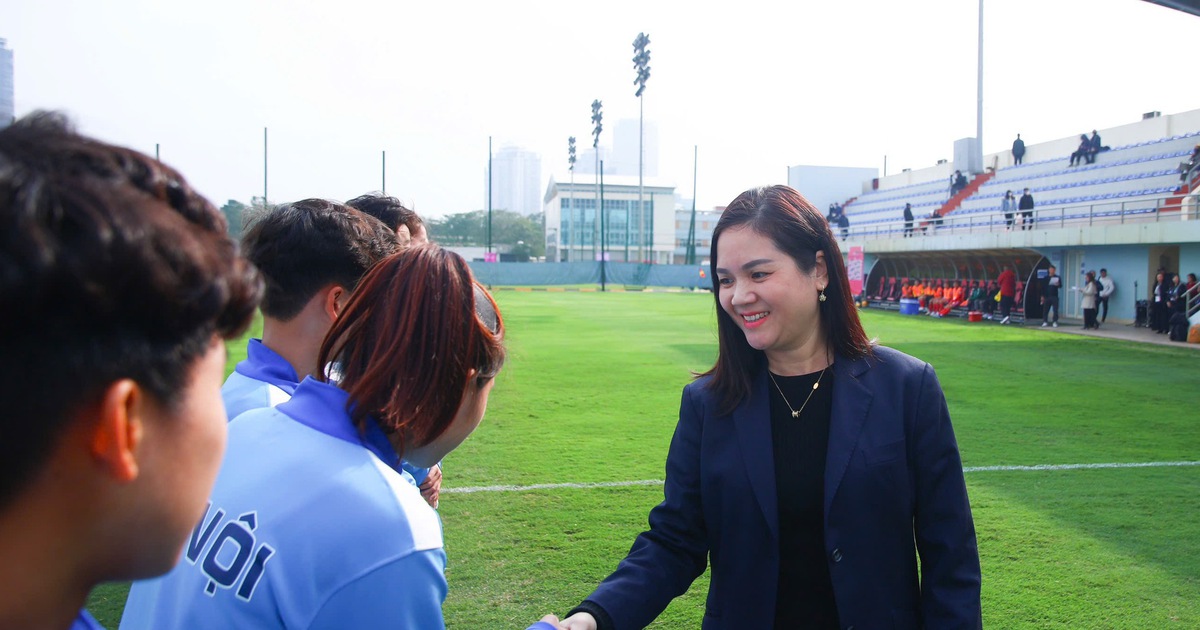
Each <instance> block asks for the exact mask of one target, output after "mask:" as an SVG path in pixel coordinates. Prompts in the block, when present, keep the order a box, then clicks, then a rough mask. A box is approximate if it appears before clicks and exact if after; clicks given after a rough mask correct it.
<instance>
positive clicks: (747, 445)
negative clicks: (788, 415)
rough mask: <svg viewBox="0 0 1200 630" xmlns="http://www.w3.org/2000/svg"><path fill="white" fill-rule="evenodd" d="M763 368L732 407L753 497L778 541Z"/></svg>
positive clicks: (777, 517)
mask: <svg viewBox="0 0 1200 630" xmlns="http://www.w3.org/2000/svg"><path fill="white" fill-rule="evenodd" d="M769 400H770V398H769V396H768V395H767V373H766V369H765V368H764V369H763V371H762V372H760V373H759V375H758V376H757V377H755V379H754V384H753V385H752V388H751V391H750V396H749V397H748V398H747V399H746V400H744V401H742V404H740V405H738V406H737V408H736V409H734V410H733V426H734V429H735V431H736V432H737V438H738V445H739V446H740V447H741V450H742V461H744V462H746V476H747V477H748V478H749V479H750V487H751V489H752V490H753V492H754V498H755V499H757V500H758V505H759V506H760V507H761V508H762V511H763V518H765V519H766V521H767V527H768V528H769V529H770V531H771V537H772V538H773V539H775V540H779V505H778V502H777V497H776V495H775V455H774V450H773V448H772V443H771V405H770V402H769Z"/></svg>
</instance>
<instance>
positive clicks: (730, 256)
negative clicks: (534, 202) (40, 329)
mask: <svg viewBox="0 0 1200 630" xmlns="http://www.w3.org/2000/svg"><path fill="white" fill-rule="evenodd" d="M711 261H712V262H711V266H712V277H713V279H714V282H713V291H714V293H715V296H716V300H717V309H716V311H717V338H718V343H719V349H718V355H717V362H716V365H714V366H713V368H712V369H711V370H709V371H708V372H707V373H706V374H704V375H703V376H702V377H701V378H699V379H698V380H696V381H695V382H693V383H691V384H690V385H688V386H687V387H686V388H684V392H683V401H682V403H681V404H680V410H679V424H678V425H677V427H676V429H675V437H674V438H673V439H672V441H671V448H670V452H669V453H668V454H667V478H666V483H665V487H664V495H665V496H664V499H663V502H662V503H661V504H659V505H658V506H657V507H655V508H654V509H653V510H652V511H651V512H650V529H649V531H647V532H645V533H643V534H641V535H640V536H638V538H637V540H636V541H635V542H634V544H633V548H632V549H631V550H630V552H629V555H628V556H627V557H626V558H625V560H623V561H622V562H621V563H620V565H619V566H618V567H617V570H616V571H615V572H614V573H613V574H612V575H611V576H609V577H608V578H607V579H606V580H604V582H603V583H601V584H600V586H599V587H598V588H597V589H596V590H595V591H594V592H593V593H592V594H591V595H590V596H588V598H587V599H586V600H585V601H584V602H583V603H582V604H581V605H580V606H578V607H577V608H576V609H575V610H573V611H571V616H569V617H568V618H567V619H565V620H564V621H563V622H561V625H560V627H563V628H568V629H570V630H585V629H587V630H594V629H595V628H601V629H605V628H617V629H625V628H642V627H645V626H646V625H648V624H649V623H650V622H651V621H652V620H653V619H654V618H655V617H656V616H658V614H659V613H660V612H662V610H663V609H664V608H666V606H667V604H668V603H670V601H671V600H672V599H673V598H675V597H677V596H679V595H681V594H683V593H684V592H685V591H687V589H688V587H689V586H690V585H691V583H692V581H693V580H695V579H696V578H697V577H698V576H699V575H700V574H702V573H704V570H705V569H706V568H709V567H710V566H711V576H712V577H711V581H710V584H709V591H708V599H707V603H706V605H705V614H704V621H703V627H704V628H705V629H706V630H716V629H721V628H729V629H734V628H738V629H741V628H822V629H824V628H847V627H856V628H892V627H896V628H958V629H961V628H978V627H980V625H981V623H982V622H981V617H980V590H979V589H980V574H979V553H978V550H977V548H976V544H975V529H974V526H973V524H972V520H971V508H970V505H969V503H968V502H967V490H966V485H965V483H964V480H963V471H962V463H961V460H960V458H959V454H958V446H957V444H956V443H955V440H954V431H953V429H952V428H951V426H950V414H949V412H948V411H947V409H946V399H945V397H944V396H943V395H942V389H941V387H940V386H939V384H938V380H937V377H936V376H935V375H934V373H933V368H932V367H930V366H929V364H928V363H925V362H924V361H920V360H918V359H914V358H912V357H910V356H907V355H904V354H901V353H900V352H897V351H895V350H891V349H889V348H885V347H882V346H876V345H874V344H872V343H871V341H870V340H868V338H867V336H866V333H865V332H864V331H863V328H862V325H861V324H860V323H859V320H858V314H857V309H856V308H855V307H854V302H853V298H852V296H851V293H850V281H849V279H848V278H847V275H846V267H845V264H844V263H843V262H842V254H841V252H840V251H839V249H838V246H837V242H836V241H835V240H834V237H833V234H832V233H831V232H830V229H829V226H828V225H827V224H826V223H825V221H824V219H823V217H822V216H821V215H820V214H819V213H818V212H817V210H816V209H815V208H813V206H812V205H811V204H810V203H809V202H808V201H807V200H805V199H804V197H802V196H801V195H800V193H798V192H796V191H795V190H792V189H791V188H788V187H786V186H774V187H771V188H762V189H756V190H749V191H747V192H745V193H742V194H741V195H740V196H738V198H737V199H734V200H733V203H731V204H729V206H728V207H727V208H726V210H725V212H724V213H723V214H722V215H721V220H720V221H719V222H718V223H717V227H716V229H715V230H714V231H713V239H712V252H711ZM918 554H919V557H920V570H919V571H918V567H917V558H918Z"/></svg>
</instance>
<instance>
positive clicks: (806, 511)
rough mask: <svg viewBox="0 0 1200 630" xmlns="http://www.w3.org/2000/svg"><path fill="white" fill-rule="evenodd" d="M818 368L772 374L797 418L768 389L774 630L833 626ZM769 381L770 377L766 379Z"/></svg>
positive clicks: (824, 380)
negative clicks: (775, 505) (775, 543)
mask: <svg viewBox="0 0 1200 630" xmlns="http://www.w3.org/2000/svg"><path fill="white" fill-rule="evenodd" d="M818 374H820V373H819V372H815V373H813V374H805V375H802V376H779V375H776V374H772V375H771V376H772V377H773V378H774V380H775V382H776V383H778V385H779V389H782V390H783V394H784V395H785V396H786V397H787V403H791V407H792V409H794V410H797V411H799V410H800V408H801V406H802V405H804V400H805V398H807V397H808V395H809V393H812V398H811V399H809V401H808V404H807V405H804V410H803V411H802V412H801V413H800V417H799V418H793V417H792V413H791V411H790V410H789V409H788V405H787V404H786V403H785V402H784V398H783V396H781V395H780V393H779V389H776V387H775V385H774V384H771V383H768V389H769V390H770V392H771V441H772V445H773V451H774V457H775V493H776V497H777V499H778V502H779V589H778V592H777V594H776V599H775V627H776V628H837V627H838V614H837V603H836V602H835V601H834V598H833V582H832V580H831V579H830V577H829V561H828V559H827V558H826V552H825V509H824V502H825V455H826V451H827V450H828V448H829V419H830V416H831V415H832V411H833V370H832V369H827V370H826V371H825V375H824V376H823V377H821V385H820V387H818V388H817V390H816V391H815V392H814V391H813V389H812V386H813V383H815V382H816V381H817V376H818ZM768 380H769V379H768Z"/></svg>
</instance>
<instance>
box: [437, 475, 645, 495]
mask: <svg viewBox="0 0 1200 630" xmlns="http://www.w3.org/2000/svg"><path fill="white" fill-rule="evenodd" d="M662 484H663V480H662V479H643V480H640V481H599V482H596V483H535V484H533V485H529V486H466V487H463V488H442V494H471V493H474V492H524V491H526V490H555V489H558V488H625V487H628V486H661V485H662Z"/></svg>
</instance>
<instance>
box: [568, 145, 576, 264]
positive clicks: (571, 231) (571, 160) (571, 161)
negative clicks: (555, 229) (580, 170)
mask: <svg viewBox="0 0 1200 630" xmlns="http://www.w3.org/2000/svg"><path fill="white" fill-rule="evenodd" d="M567 170H568V171H571V189H570V191H568V193H567V195H568V197H567V205H568V207H569V210H567V212H568V214H567V239H566V240H567V262H571V248H572V245H573V244H574V243H575V136H571V137H569V138H567Z"/></svg>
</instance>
